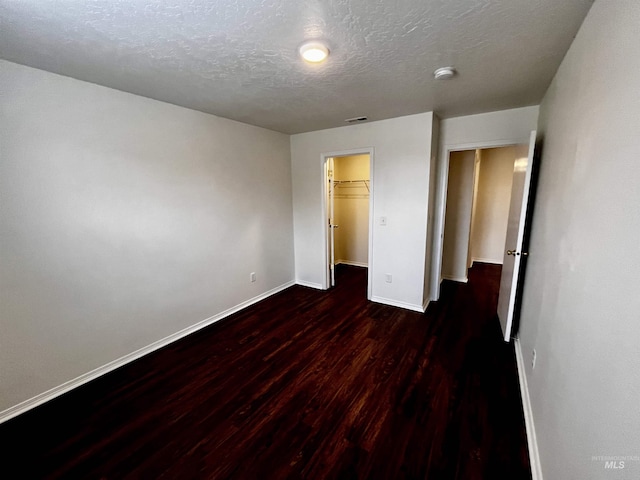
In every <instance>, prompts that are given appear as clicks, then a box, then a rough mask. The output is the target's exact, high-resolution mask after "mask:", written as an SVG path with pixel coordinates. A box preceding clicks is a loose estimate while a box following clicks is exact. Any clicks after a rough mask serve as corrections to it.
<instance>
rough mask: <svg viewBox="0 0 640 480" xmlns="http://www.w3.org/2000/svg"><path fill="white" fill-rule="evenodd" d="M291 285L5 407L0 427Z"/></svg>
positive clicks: (292, 283) (290, 283) (0, 418)
mask: <svg viewBox="0 0 640 480" xmlns="http://www.w3.org/2000/svg"><path fill="white" fill-rule="evenodd" d="M292 285H294V282H293V281H291V282H287V283H284V284H282V285H280V286H279V287H276V288H273V289H271V290H269V291H268V292H264V293H262V294H260V295H258V296H256V297H253V298H251V299H249V300H247V301H244V302H242V303H239V304H238V305H236V306H235V307H231V308H229V309H227V310H225V311H224V312H221V313H218V314H217V315H213V316H212V317H209V318H207V319H205V320H202V321H200V322H198V323H196V324H194V325H192V326H190V327H187V328H184V329H182V330H180V331H179V332H176V333H174V334H171V335H169V336H167V337H165V338H162V339H160V340H158V341H157V342H153V343H151V344H150V345H147V346H146V347H142V348H140V349H139V350H136V351H135V352H132V353H129V354H127V355H124V356H123V357H120V358H118V359H116V360H114V361H112V362H109V363H107V364H105V365H103V366H101V367H98V368H96V369H94V370H91V371H90V372H87V373H84V374H82V375H80V376H79V377H76V378H74V379H72V380H69V381H68V382H65V383H63V384H62V385H58V386H57V387H54V388H52V389H50V390H47V391H46V392H43V393H40V394H38V395H36V396H35V397H32V398H29V399H28V400H25V401H23V402H20V403H19V404H17V405H14V406H13V407H9V408H7V409H6V410H3V411H2V412H0V423H3V422H6V421H7V420H9V419H11V418H13V417H16V416H18V415H20V414H22V413H25V412H27V411H28V410H31V409H32V408H35V407H37V406H38V405H42V404H43V403H46V402H48V401H49V400H53V399H54V398H56V397H58V396H60V395H62V394H63V393H67V392H69V391H70V390H73V389H74V388H77V387H79V386H81V385H84V384H85V383H87V382H90V381H91V380H94V379H96V378H98V377H101V376H102V375H104V374H106V373H109V372H112V371H113V370H115V369H117V368H119V367H122V366H123V365H126V364H127V363H130V362H133V361H134V360H137V359H138V358H140V357H143V356H145V355H147V354H149V353H151V352H153V351H155V350H158V349H160V348H162V347H165V346H167V345H169V344H170V343H173V342H175V341H177V340H180V339H181V338H183V337H186V336H187V335H190V334H192V333H194V332H197V331H198V330H201V329H203V328H205V327H208V326H209V325H211V324H213V323H216V322H218V321H220V320H222V319H223V318H226V317H228V316H229V315H232V314H234V313H236V312H239V311H240V310H242V309H243V308H246V307H248V306H250V305H253V304H254V303H257V302H259V301H260V300H264V299H265V298H267V297H270V296H271V295H274V294H276V293H278V292H281V291H282V290H285V289H287V288H289V287H291V286H292Z"/></svg>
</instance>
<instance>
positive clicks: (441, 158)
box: [431, 106, 539, 300]
mask: <svg viewBox="0 0 640 480" xmlns="http://www.w3.org/2000/svg"><path fill="white" fill-rule="evenodd" d="M538 110H539V108H538V107H537V106H534V107H524V108H515V109H511V110H502V111H499V112H491V113H482V114H478V115H468V116H465V117H455V118H448V119H445V120H442V121H441V122H440V149H439V154H438V166H437V169H436V174H437V177H438V180H437V187H436V194H435V196H436V198H435V215H434V238H433V259H432V268H431V272H432V274H431V299H432V300H436V299H437V298H438V297H439V295H440V276H441V259H442V247H443V243H442V240H443V238H444V213H445V212H444V205H445V192H446V185H447V172H448V170H449V163H448V162H449V152H450V151H454V150H470V149H475V148H489V147H499V146H504V145H514V144H518V143H528V142H529V136H530V135H531V131H532V130H535V129H536V124H537V121H538Z"/></svg>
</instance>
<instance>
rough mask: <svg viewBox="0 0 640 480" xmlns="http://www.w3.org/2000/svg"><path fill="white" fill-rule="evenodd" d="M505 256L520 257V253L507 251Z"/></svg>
mask: <svg viewBox="0 0 640 480" xmlns="http://www.w3.org/2000/svg"><path fill="white" fill-rule="evenodd" d="M507 255H513V256H514V257H515V256H516V255H520V252H516V251H515V250H507Z"/></svg>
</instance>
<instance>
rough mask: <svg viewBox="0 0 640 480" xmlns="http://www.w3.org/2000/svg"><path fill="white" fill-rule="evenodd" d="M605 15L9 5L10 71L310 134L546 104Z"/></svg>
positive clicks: (347, 2) (576, 0) (512, 0)
mask: <svg viewBox="0 0 640 480" xmlns="http://www.w3.org/2000/svg"><path fill="white" fill-rule="evenodd" d="M592 3H593V0H560V1H559V0H388V1H383V0H325V1H320V0H215V1H211V0H209V1H206V0H184V1H173V2H154V1H152V0H145V1H136V0H129V1H116V0H90V1H76V0H67V1H61V0H59V1H49V0H47V1H43V0H23V1H15V0H0V57H2V58H4V59H6V60H10V61H14V62H17V63H21V64H24V65H29V66H32V67H36V68H40V69H43V70H48V71H51V72H55V73H60V74H63V75H67V76H70V77H74V78H77V79H80V80H86V81H89V82H94V83H97V84H100V85H105V86H108V87H112V88H116V89H119V90H124V91H126V92H131V93H135V94H138V95H143V96H145V97H150V98H155V99H157V100H162V101H165V102H170V103H174V104H176V105H182V106H185V107H188V108H192V109H195V110H201V111H203V112H208V113H213V114H215V115H219V116H222V117H227V118H231V119H234V120H238V121H241V122H246V123H250V124H253V125H259V126H263V127H266V128H270V129H273V130H278V131H281V132H285V133H298V132H305V131H311V130H319V129H323V128H329V127H335V126H342V125H345V123H344V120H345V119H346V118H351V117H356V116H360V115H367V116H368V117H369V119H370V120H380V119H384V118H390V117H397V116H401V115H408V114H413V113H419V112H425V111H429V110H435V111H436V112H437V113H438V114H440V116H441V117H451V116H457V115H466V114H472V113H479V112H484V111H491V110H500V109H505V108H513V107H520V106H525V105H534V104H537V103H538V102H539V101H540V100H541V98H542V96H543V94H544V92H545V90H546V88H547V86H548V85H549V83H550V81H551V79H552V77H553V75H554V73H555V71H556V69H557V67H558V65H559V64H560V61H561V60H562V58H563V56H564V54H565V52H566V51H567V49H568V47H569V45H570V44H571V41H572V40H573V37H574V36H575V34H576V32H577V30H578V28H579V26H580V24H581V22H582V20H583V18H584V16H585V15H586V13H587V11H588V9H589V7H590V6H591V4H592ZM316 38H319V39H323V40H325V41H326V42H327V43H328V45H329V48H330V50H331V55H330V57H329V59H328V61H327V62H326V63H324V64H322V65H315V66H311V65H309V64H305V63H304V62H303V61H301V60H300V59H299V57H298V55H297V48H298V47H299V45H300V44H301V43H302V42H303V40H305V39H316ZM447 65H454V66H455V67H456V68H457V69H458V70H459V72H460V75H459V76H458V77H457V78H455V79H454V80H452V81H450V82H436V81H435V80H433V76H432V72H433V71H434V70H435V69H436V68H437V67H441V66H447Z"/></svg>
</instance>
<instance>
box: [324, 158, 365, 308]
mask: <svg viewBox="0 0 640 480" xmlns="http://www.w3.org/2000/svg"><path fill="white" fill-rule="evenodd" d="M354 155H369V232H368V234H369V248H368V252H367V269H368V271H367V300H371V296H372V290H373V266H374V264H373V261H374V260H373V225H374V218H375V217H374V210H373V204H374V198H375V197H374V185H375V182H374V168H373V166H374V148H373V147H365V148H356V149H352V150H339V151H335V152H326V153H322V154H321V155H320V160H321V162H320V166H321V168H322V232H323V239H322V244H323V246H324V268H323V271H324V274H323V276H322V289H323V290H328V289H329V268H330V267H329V260H330V259H329V240H328V239H329V224H328V222H327V213H328V212H327V196H328V193H329V192H328V190H327V160H328V159H329V158H335V157H351V156H354Z"/></svg>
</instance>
